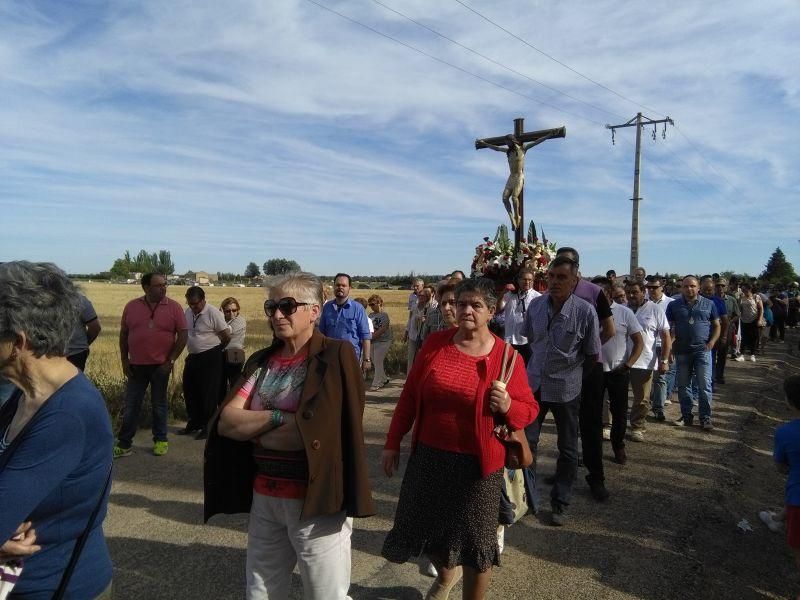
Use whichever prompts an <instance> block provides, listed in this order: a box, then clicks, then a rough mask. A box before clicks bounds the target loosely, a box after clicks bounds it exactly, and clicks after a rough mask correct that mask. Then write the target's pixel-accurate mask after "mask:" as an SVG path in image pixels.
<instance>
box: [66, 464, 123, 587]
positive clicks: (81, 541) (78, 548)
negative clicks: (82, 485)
mask: <svg viewBox="0 0 800 600" xmlns="http://www.w3.org/2000/svg"><path fill="white" fill-rule="evenodd" d="M112 469H113V463H112V465H111V466H109V467H108V475H107V476H106V483H105V485H104V486H103V491H102V492H100V498H98V499H97V504H96V505H95V507H94V510H93V511H92V515H91V516H90V517H89V522H88V523H87V524H86V529H84V530H83V533H82V534H81V537H79V538H78V541H77V542H75V548H73V550H72V556H70V557H69V563H67V568H66V569H65V570H64V574H63V575H62V576H61V582H60V583H59V584H58V589H57V590H56V593H55V594H54V595H53V600H61V599H62V598H63V597H64V594H65V593H66V591H67V586H68V585H69V580H70V579H71V578H72V572H73V571H74V570H75V565H76V564H78V559H79V558H80V556H81V552H82V551H83V547H84V546H85V545H86V540H87V539H88V538H89V532H90V531H91V530H92V527H93V526H94V522H95V520H96V519H97V513H99V512H100V507H101V506H102V505H103V498H105V496H106V492H107V491H108V486H109V485H110V484H111V471H112Z"/></svg>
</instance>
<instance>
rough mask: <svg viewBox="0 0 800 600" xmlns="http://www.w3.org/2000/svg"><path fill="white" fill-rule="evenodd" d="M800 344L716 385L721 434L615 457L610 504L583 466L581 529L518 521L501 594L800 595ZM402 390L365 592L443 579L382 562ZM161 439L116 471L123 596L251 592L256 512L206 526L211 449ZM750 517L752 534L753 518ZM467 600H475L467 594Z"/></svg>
mask: <svg viewBox="0 0 800 600" xmlns="http://www.w3.org/2000/svg"><path fill="white" fill-rule="evenodd" d="M798 338H800V331H798V330H791V331H790V332H788V335H787V343H786V344H772V345H769V346H768V347H767V349H766V354H765V356H763V357H759V360H758V362H757V363H755V364H753V363H750V362H745V363H736V362H732V363H731V362H729V363H728V364H729V367H728V374H727V377H726V379H727V384H726V385H724V386H717V387H718V389H717V390H716V392H717V393H716V394H715V407H714V414H715V417H714V422H715V425H716V429H715V430H714V432H713V433H710V434H705V433H703V432H701V431H700V429H699V428H697V427H695V428H691V429H688V428H678V427H674V426H671V425H668V424H660V423H650V424H649V425H648V431H647V434H646V441H645V442H644V443H634V442H630V443H629V444H628V456H629V461H628V464H627V465H626V466H624V467H621V466H619V465H616V464H614V463H612V462H611V461H610V460H608V461H607V462H606V479H607V485H608V488H609V491H610V492H611V498H610V499H609V500H608V502H606V503H603V504H598V503H596V502H594V501H593V500H592V499H591V496H590V495H589V490H588V488H587V486H586V485H585V483H584V481H583V476H582V475H583V473H579V477H578V481H577V483H576V494H575V498H574V502H573V505H572V507H571V511H570V520H569V523H568V524H567V525H566V526H564V527H561V528H554V527H551V526H549V525H547V524H546V523H547V516H548V515H547V511H546V510H543V511H542V514H541V515H540V516H538V517H534V516H532V515H528V516H526V517H525V518H524V519H523V520H522V521H521V522H520V523H518V524H516V525H514V526H513V527H511V528H509V529H508V531H507V534H506V550H505V552H504V554H503V556H502V566H501V567H500V568H499V569H497V570H496V571H495V575H494V581H493V583H492V587H491V589H490V593H489V597H490V598H505V599H520V600H523V599H524V600H527V599H538V598H557V599H561V598H563V599H578V598H587V599H588V598H591V599H596V598H599V599H605V598H608V599H623V598H646V599H653V600H654V599H661V598H663V599H676V598H703V599H705V598H720V599H722V598H725V599H727V598H732V599H734V598H735V599H747V598H787V597H790V595H791V593H792V592H794V593H795V594H796V593H797V592H800V577H799V576H798V574H797V573H796V572H795V570H794V566H793V562H792V559H791V556H790V554H789V551H788V548H787V547H786V543H785V539H784V537H783V535H778V534H774V533H771V532H769V531H768V530H767V529H766V527H764V526H763V525H762V523H761V522H760V521H759V519H758V511H759V510H761V509H763V508H766V507H776V506H779V505H780V504H781V502H782V499H783V480H782V479H781V478H780V476H779V475H778V473H777V471H776V469H775V468H774V465H773V462H772V457H771V451H772V441H773V437H772V436H773V431H774V428H775V426H776V425H778V424H780V423H781V422H783V421H784V420H786V419H788V417H789V412H788V409H787V408H786V406H785V403H784V401H783V394H782V391H781V385H780V384H781V381H782V379H783V377H784V376H785V375H786V374H789V373H797V372H800V356H798V354H799V353H798V351H797V343H798ZM792 348H793V349H794V352H791V349H792ZM400 385H401V382H393V385H391V386H390V387H388V388H386V389H384V390H382V391H381V392H379V393H377V394H369V395H368V400H367V409H366V412H365V418H364V420H365V432H366V442H367V448H368V453H369V461H370V465H371V472H372V473H371V474H372V477H373V485H374V497H375V500H376V506H377V510H378V515H377V516H375V517H373V518H370V519H362V520H357V521H356V524H355V525H356V529H355V531H354V534H353V585H352V587H351V592H350V595H351V596H352V597H353V598H354V599H355V600H360V599H380V598H386V599H397V600H399V599H419V598H423V597H424V593H425V591H426V590H427V588H428V587H429V586H430V583H431V579H429V578H427V577H425V576H423V575H421V574H419V572H418V570H417V568H416V566H415V565H412V564H406V565H393V564H389V563H387V562H386V561H384V560H383V559H382V558H381V557H380V547H381V544H382V542H383V538H384V536H385V534H386V532H387V531H388V529H389V527H390V525H391V519H392V515H393V511H394V506H395V503H396V500H397V495H398V491H399V486H400V478H398V477H395V478H393V479H386V477H385V476H383V475H382V474H381V473H380V470H379V465H378V457H379V455H380V449H381V447H382V445H383V441H384V432H385V431H386V428H387V426H388V423H389V419H390V418H391V414H392V410H393V408H394V403H395V401H396V398H397V395H398V393H399V390H400ZM678 414H679V409H678V407H677V405H676V404H673V405H671V406H669V407H668V417H672V418H677V416H678ZM668 423H669V421H668ZM175 429H177V427H176V428H175ZM149 437H150V436H149V432H147V431H140V432H139V435H138V436H137V438H136V441H135V444H134V447H135V452H134V454H133V456H131V457H127V458H123V459H120V460H118V461H117V464H116V473H115V479H114V486H113V490H112V496H111V503H110V507H109V515H108V518H107V520H106V524H105V528H106V535H107V537H108V542H109V545H110V548H111V553H112V557H113V560H114V564H115V571H114V587H115V597H116V598H119V599H123V600H127V599H136V600H146V599H150V598H152V599H160V598H169V599H183V598H186V599H189V598H192V599H194V598H198V597H199V598H203V597H205V598H241V597H243V589H244V564H245V550H244V549H245V546H246V533H245V532H246V523H247V517H246V516H245V515H237V516H226V517H215V518H214V519H212V520H211V523H210V524H209V525H203V524H202V518H201V513H202V488H201V482H202V442H198V441H194V440H187V439H185V438H182V437H179V436H174V435H173V436H171V439H170V451H169V454H168V455H167V456H164V457H161V458H156V457H154V456H152V455H151V454H150V452H149V447H150V442H149ZM605 450H606V454H607V455H608V457H610V455H611V448H610V447H609V446H607V447H606V448H605ZM540 453H541V457H542V458H541V462H540V464H541V471H542V472H544V473H547V472H550V471H551V470H552V469H553V468H554V458H555V439H554V428H553V426H552V421H549V420H548V421H547V422H546V425H545V428H544V433H543V437H542V444H541V446H540ZM581 471H582V470H581ZM543 497H545V498H546V490H545V491H544V494H543ZM545 507H546V503H545ZM742 519H746V520H747V521H748V522H749V525H750V526H751V527H752V531H743V530H742V529H741V528H739V527H737V524H738V523H739V522H740V521H741V520H742ZM295 584H296V585H295V595H294V596H293V597H296V598H300V597H301V595H300V591H299V577H297V576H295ZM452 597H453V598H460V589H459V588H456V592H454V593H453V594H452ZM791 597H794V596H791Z"/></svg>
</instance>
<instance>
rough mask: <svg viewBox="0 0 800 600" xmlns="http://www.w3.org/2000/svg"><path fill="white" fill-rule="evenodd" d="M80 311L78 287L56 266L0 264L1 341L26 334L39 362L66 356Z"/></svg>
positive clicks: (46, 264)
mask: <svg viewBox="0 0 800 600" xmlns="http://www.w3.org/2000/svg"><path fill="white" fill-rule="evenodd" d="M79 307H80V293H79V292H78V289H77V287H75V284H74V283H72V281H70V279H69V278H68V277H67V275H66V273H64V271H62V270H61V269H59V268H58V267H57V266H56V265H54V264H53V263H32V262H28V261H26V260H19V261H14V262H7V263H3V264H0V339H10V338H14V337H16V336H17V335H19V334H21V333H24V334H25V337H26V338H27V339H28V344H29V345H30V348H31V351H32V352H33V355H34V356H36V357H37V358H39V357H42V356H64V355H65V354H66V349H67V343H68V342H69V339H70V337H71V336H72V331H73V330H74V329H75V325H76V323H77V322H78V314H79V311H80V308H79Z"/></svg>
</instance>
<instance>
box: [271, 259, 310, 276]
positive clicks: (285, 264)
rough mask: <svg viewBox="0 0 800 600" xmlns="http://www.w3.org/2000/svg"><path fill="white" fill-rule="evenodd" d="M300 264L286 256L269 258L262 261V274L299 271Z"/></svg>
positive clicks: (281, 273)
mask: <svg viewBox="0 0 800 600" xmlns="http://www.w3.org/2000/svg"><path fill="white" fill-rule="evenodd" d="M300 270H301V269H300V265H299V264H297V263H296V262H295V261H293V260H289V259H287V258H270V259H269V260H268V261H267V262H265V263H264V275H283V274H284V273H288V272H290V271H300Z"/></svg>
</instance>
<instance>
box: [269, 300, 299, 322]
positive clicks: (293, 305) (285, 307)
mask: <svg viewBox="0 0 800 600" xmlns="http://www.w3.org/2000/svg"><path fill="white" fill-rule="evenodd" d="M308 305H309V303H308V302H298V301H297V300H295V299H294V298H281V299H280V300H278V301H277V302H276V301H275V300H267V301H266V302H264V312H265V313H266V314H267V316H268V317H271V316H273V315H274V314H275V311H276V310H279V311H281V314H282V315H283V316H284V317H288V316H289V315H293V314H294V313H296V312H297V307H298V306H308Z"/></svg>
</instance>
